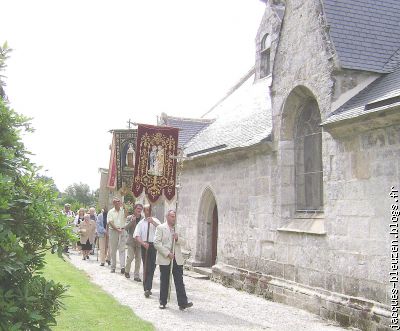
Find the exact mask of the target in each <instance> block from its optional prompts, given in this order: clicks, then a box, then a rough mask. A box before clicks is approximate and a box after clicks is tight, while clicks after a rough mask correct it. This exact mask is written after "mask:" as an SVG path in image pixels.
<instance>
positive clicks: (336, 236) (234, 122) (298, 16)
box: [178, 0, 400, 330]
mask: <svg viewBox="0 0 400 331" xmlns="http://www.w3.org/2000/svg"><path fill="white" fill-rule="evenodd" d="M265 3H266V10H265V15H264V17H263V19H262V22H261V24H260V28H259V31H258V33H257V36H256V60H255V67H254V69H252V70H251V71H250V72H249V73H248V74H247V75H246V76H245V77H244V78H243V79H242V80H241V81H240V82H239V84H237V85H236V88H235V89H234V90H232V91H230V93H229V94H228V95H227V96H226V97H225V98H223V100H222V101H221V102H220V104H218V105H216V106H215V107H213V109H212V110H211V111H209V112H207V113H206V114H205V116H204V118H205V119H210V121H209V123H208V124H207V126H205V127H204V128H202V130H201V131H200V132H198V133H197V134H196V135H195V136H194V137H193V138H191V140H190V141H189V142H188V143H187V144H186V145H185V153H186V155H187V156H188V157H189V158H190V159H189V160H187V161H185V162H184V171H183V174H182V189H181V191H180V197H179V209H178V226H179V228H180V232H181V233H182V236H184V237H185V239H186V245H185V248H186V253H187V256H188V260H187V263H188V265H190V266H193V267H195V266H205V267H212V278H213V279H214V280H215V281H218V282H222V283H224V284H226V285H228V286H233V287H235V288H237V289H242V290H246V291H249V292H253V293H256V294H259V295H263V296H265V297H266V298H268V299H272V300H274V301H278V302H282V303H286V304H289V305H294V306H297V307H301V308H304V309H306V310H309V311H311V312H314V313H316V314H319V315H321V316H323V317H326V318H328V319H333V320H336V321H338V322H339V323H341V324H342V325H353V326H356V327H359V328H361V329H363V330H383V329H389V326H390V324H391V323H392V321H391V316H393V315H391V308H390V307H391V304H392V288H393V284H392V283H390V282H389V273H390V271H391V246H393V242H392V240H393V239H394V237H393V234H390V227H389V224H390V223H391V208H392V207H391V205H392V204H393V202H394V200H393V199H391V198H390V196H389V193H390V191H391V189H392V187H395V188H397V189H398V188H399V186H400V112H399V110H400V38H399V36H400V34H397V33H396V31H397V30H398V29H399V27H398V22H399V20H400V5H399V4H398V3H397V2H396V1H394V0H385V1H382V2H379V3H377V2H371V1H359V0H357V1H352V2H348V1H345V0H325V1H320V0H287V1H277V0H275V1H273V0H270V1H265ZM360 7H363V8H362V10H361V9H360ZM367 17H368V18H367ZM382 20H383V22H384V23H383V25H384V26H386V29H387V30H388V31H386V32H385V29H384V28H383V27H382V26H383V25H382V26H381V25H380V24H381V23H379V22H381V21H382ZM396 29H397V30H396ZM397 32H400V31H397ZM385 33H389V35H385ZM363 34H366V36H364V35H363ZM266 61H268V63H266ZM211 119H212V121H211Z"/></svg>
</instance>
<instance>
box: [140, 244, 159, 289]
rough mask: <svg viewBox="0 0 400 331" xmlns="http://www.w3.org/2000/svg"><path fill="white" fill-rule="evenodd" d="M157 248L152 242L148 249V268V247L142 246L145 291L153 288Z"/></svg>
mask: <svg viewBox="0 0 400 331" xmlns="http://www.w3.org/2000/svg"><path fill="white" fill-rule="evenodd" d="M156 253H157V251H156V249H155V248H154V245H153V244H152V243H150V246H149V248H148V249H147V264H146V270H145V269H144V266H145V263H144V261H145V258H146V248H144V247H143V246H142V261H143V288H144V290H145V291H147V290H151V289H152V287H153V276H154V270H156Z"/></svg>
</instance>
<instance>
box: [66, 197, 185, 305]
mask: <svg viewBox="0 0 400 331" xmlns="http://www.w3.org/2000/svg"><path fill="white" fill-rule="evenodd" d="M113 206H114V207H113V208H112V209H111V210H110V211H107V210H106V209H104V210H102V211H101V212H100V213H99V214H98V215H96V213H95V209H94V208H90V209H89V211H88V213H85V210H84V209H83V208H81V209H80V210H79V212H78V215H76V216H74V214H73V212H72V211H71V210H70V206H69V205H68V204H66V205H65V208H64V214H65V215H67V216H69V217H71V218H73V217H74V221H73V226H74V229H76V232H77V233H78V234H79V236H80V240H79V241H78V243H77V248H78V249H81V252H82V259H83V260H86V259H89V255H90V252H91V251H92V249H93V245H95V244H96V241H98V242H97V247H98V252H100V266H105V263H108V265H110V266H111V273H115V271H116V267H117V253H118V256H119V266H120V271H121V274H124V276H125V277H126V278H130V272H131V265H132V262H133V260H135V263H134V272H133V277H134V280H135V281H137V282H142V283H143V289H144V296H145V297H146V298H149V297H150V296H151V295H152V291H151V290H152V287H153V276H154V271H155V269H156V265H157V264H158V265H159V268H160V298H159V302H160V306H159V308H160V309H165V308H166V305H167V301H168V291H169V280H170V279H169V278H170V274H171V267H172V275H173V279H174V283H175V288H176V294H177V300H178V305H179V308H180V309H181V310H184V309H186V308H189V307H191V306H193V303H192V302H189V301H188V298H187V295H186V290H185V285H184V283H183V262H184V260H183V256H182V252H181V242H182V239H181V238H180V237H179V236H178V234H177V233H176V231H175V221H176V213H175V211H174V210H169V211H168V212H167V214H166V221H165V222H164V223H161V222H160V221H159V220H158V219H157V218H155V217H153V216H152V213H151V205H149V204H148V205H142V204H141V203H136V204H135V205H134V208H133V210H130V211H129V212H128V213H126V211H125V210H124V208H123V207H122V203H121V200H120V199H119V198H118V197H115V198H114V199H113ZM143 214H144V216H143ZM126 251H127V254H126ZM125 257H126V259H125ZM141 262H142V263H141ZM141 264H143V281H142V279H141V278H140V266H141ZM171 264H172V266H171Z"/></svg>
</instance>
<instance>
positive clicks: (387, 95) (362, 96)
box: [322, 66, 400, 124]
mask: <svg viewBox="0 0 400 331" xmlns="http://www.w3.org/2000/svg"><path fill="white" fill-rule="evenodd" d="M397 103H399V104H400V66H399V67H398V68H397V69H396V70H395V71H394V72H392V73H390V74H386V75H382V76H381V77H379V78H377V79H376V80H375V81H373V82H372V83H371V84H370V85H368V86H367V87H366V88H365V89H363V90H362V91H360V92H359V93H358V94H357V95H355V96H354V97H353V98H351V99H350V100H349V101H347V102H346V103H345V104H344V105H342V106H341V107H340V108H338V109H337V110H335V111H334V112H333V113H332V114H331V115H330V116H329V117H328V119H327V120H326V121H325V122H324V123H322V124H329V123H332V122H337V121H341V120H345V119H349V118H353V117H357V116H360V115H365V114H368V113H373V112H376V111H378V110H383V109H386V108H389V107H393V106H394V105H396V104H397Z"/></svg>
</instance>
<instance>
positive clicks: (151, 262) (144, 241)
mask: <svg viewBox="0 0 400 331" xmlns="http://www.w3.org/2000/svg"><path fill="white" fill-rule="evenodd" d="M143 211H144V218H143V219H142V220H141V221H140V222H139V223H138V225H137V226H136V229H135V233H134V237H135V238H136V240H137V241H138V242H139V243H140V244H141V245H142V260H143V288H144V296H145V297H146V298H148V297H149V296H150V295H151V294H152V293H151V289H152V287H153V276H154V270H155V269H156V249H155V248H154V236H155V232H156V228H157V226H159V225H160V224H161V223H160V221H159V220H158V219H157V218H155V217H152V216H151V205H144V206H143Z"/></svg>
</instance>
